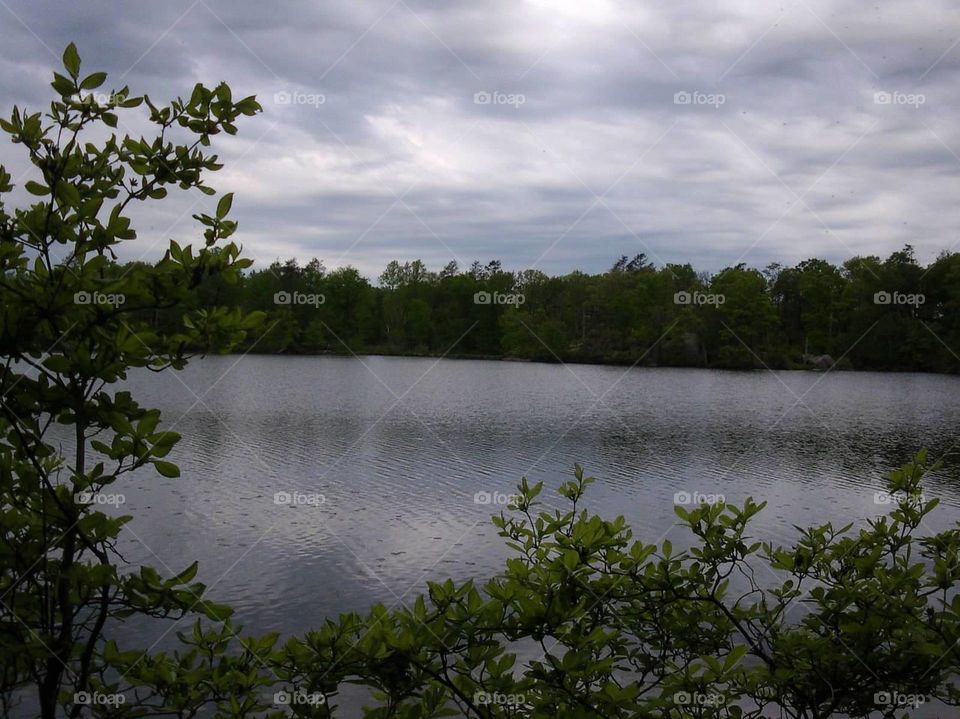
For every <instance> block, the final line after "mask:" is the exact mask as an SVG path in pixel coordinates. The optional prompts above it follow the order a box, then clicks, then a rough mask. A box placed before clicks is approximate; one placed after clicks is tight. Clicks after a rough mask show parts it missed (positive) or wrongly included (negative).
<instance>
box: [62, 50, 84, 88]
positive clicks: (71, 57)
mask: <svg viewBox="0 0 960 719" xmlns="http://www.w3.org/2000/svg"><path fill="white" fill-rule="evenodd" d="M63 66H64V67H65V68H66V69H67V72H69V73H70V77H72V78H74V79H76V78H77V75H79V74H80V55H79V53H77V46H76V45H74V44H73V43H70V44H69V45H67V49H66V50H64V51H63Z"/></svg>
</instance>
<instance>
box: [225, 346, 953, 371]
mask: <svg viewBox="0 0 960 719" xmlns="http://www.w3.org/2000/svg"><path fill="white" fill-rule="evenodd" d="M227 354H229V355H245V354H250V355H257V356H264V357H268V356H275V357H345V358H351V357H400V358H412V359H451V360H473V361H486V362H517V363H522V364H541V365H585V366H599V367H629V368H644V369H690V370H722V371H726V372H768V371H784V372H814V373H821V374H826V373H828V372H876V373H879V374H911V373H915V374H930V375H939V376H953V375H956V374H957V373H956V372H937V371H934V370H927V369H912V368H902V369H901V368H897V369H890V368H886V369H882V368H872V367H853V366H850V365H849V363H846V362H837V363H834V365H833V366H831V367H828V368H825V369H824V368H820V367H814V366H811V365H809V364H805V363H796V364H791V365H789V366H780V365H777V366H772V365H771V366H768V367H763V366H761V367H723V366H718V365H690V364H652V363H644V362H642V360H641V361H633V362H628V361H619V360H606V359H591V358H582V357H578V358H574V359H534V358H528V357H511V356H508V355H473V354H461V353H456V354H455V353H449V354H441V353H430V352H423V353H411V352H389V351H384V350H382V349H381V350H367V351H361V352H334V351H325V352H257V351H256V350H251V351H248V352H228V353H227Z"/></svg>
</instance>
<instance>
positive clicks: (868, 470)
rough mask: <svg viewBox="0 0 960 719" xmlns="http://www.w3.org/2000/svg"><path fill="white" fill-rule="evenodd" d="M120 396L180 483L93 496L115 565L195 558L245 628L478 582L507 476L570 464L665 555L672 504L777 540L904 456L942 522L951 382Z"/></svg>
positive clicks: (226, 362) (398, 371)
mask: <svg viewBox="0 0 960 719" xmlns="http://www.w3.org/2000/svg"><path fill="white" fill-rule="evenodd" d="M127 385H128V388H129V389H131V390H132V391H133V392H134V395H135V396H136V397H138V399H140V401H141V402H142V403H143V404H144V405H145V406H154V407H159V408H162V410H163V413H164V422H165V424H166V426H167V427H168V428H172V429H175V430H176V431H178V432H180V433H182V434H183V440H182V442H181V443H180V444H179V445H178V447H177V449H176V451H175V453H174V455H173V457H172V459H173V460H174V461H176V462H178V463H179V464H180V467H181V470H182V476H181V477H180V478H179V479H165V478H163V477H160V476H159V475H157V474H156V473H154V472H153V471H152V470H151V471H149V472H143V473H141V474H139V475H137V476H136V477H133V478H131V479H130V480H128V481H127V482H126V483H125V484H123V485H115V487H114V489H113V490H112V491H117V492H123V493H124V494H125V497H126V505H125V506H124V507H123V510H124V511H125V512H130V513H132V514H133V515H134V517H135V519H134V520H133V522H132V523H131V524H130V525H129V528H130V530H131V533H130V536H129V537H128V542H127V546H126V548H125V554H126V556H127V557H128V558H129V559H130V560H132V561H134V562H144V563H149V564H152V565H153V566H155V567H157V568H158V569H161V570H163V569H164V568H165V567H166V568H169V570H171V571H178V570H179V569H181V568H182V567H183V566H186V564H188V563H189V562H190V561H191V560H193V559H198V560H200V566H201V571H200V578H201V579H202V580H203V581H205V582H206V583H207V584H208V585H209V586H210V595H211V596H212V597H213V598H216V599H220V600H223V601H227V602H229V603H231V604H232V605H233V606H234V607H236V609H237V613H238V619H239V620H240V622H241V623H243V624H245V625H247V626H248V627H249V628H250V630H252V631H257V632H260V631H267V630H276V631H279V632H281V633H282V634H291V633H301V632H303V631H305V630H306V629H308V628H309V627H311V626H314V625H318V624H320V622H321V621H322V620H323V619H324V617H327V616H330V615H335V614H337V613H339V612H343V611H347V610H364V609H365V608H367V607H368V606H369V605H370V604H372V603H373V602H376V601H381V602H384V603H386V604H387V605H388V606H389V605H395V604H399V603H401V602H403V603H408V604H409V603H411V602H412V599H413V597H414V596H415V595H416V593H417V592H418V591H420V590H421V588H423V587H424V586H425V582H426V580H427V579H441V578H445V577H453V578H455V579H458V580H463V579H466V578H469V577H477V578H481V579H482V578H485V577H488V576H490V575H491V574H493V573H495V572H497V571H498V569H499V568H500V567H501V566H502V563H503V559H504V557H505V556H507V550H506V549H505V548H504V545H503V541H502V540H501V538H499V537H498V536H497V535H496V531H495V529H494V527H493V526H492V524H491V523H490V521H489V517H490V515H491V514H492V513H494V512H497V511H499V509H498V507H497V506H496V505H495V502H496V501H498V500H500V499H502V498H501V497H500V495H506V494H508V493H510V492H511V491H513V489H514V486H515V484H516V482H517V481H518V480H519V478H520V477H521V476H524V475H525V476H527V477H528V478H529V479H531V480H543V481H544V482H545V484H546V485H547V486H548V487H556V486H557V485H558V484H559V483H560V482H562V481H564V480H566V479H568V478H570V476H571V471H572V468H573V464H574V462H579V463H581V464H582V465H583V466H584V467H585V468H586V470H587V471H588V473H589V474H592V475H593V476H595V477H597V478H598V482H597V483H596V484H595V485H594V486H593V487H591V490H590V492H589V494H588V497H587V499H588V501H587V502H586V505H587V507H588V508H589V509H591V510H594V511H597V512H600V513H602V514H605V515H608V516H611V517H612V516H615V515H617V514H623V515H624V516H625V517H626V518H627V519H628V520H629V522H630V523H631V524H632V525H633V527H634V529H635V533H636V534H638V535H639V536H641V537H643V538H644V539H646V540H648V541H656V540H659V539H662V538H664V537H669V538H670V539H671V541H673V543H674V544H675V545H677V544H681V545H682V544H684V543H685V533H684V530H683V529H682V528H681V527H679V526H677V525H676V522H675V519H676V517H675V515H674V512H673V506H674V501H675V495H676V494H677V493H683V492H686V493H690V494H692V493H695V492H699V493H704V494H722V495H724V496H725V498H726V500H727V501H733V502H740V501H742V500H743V499H744V498H745V497H747V496H748V495H752V496H754V497H755V498H757V499H763V500H766V501H767V502H769V506H768V507H767V508H766V510H764V512H763V513H762V514H761V515H760V517H759V521H758V522H757V523H756V526H755V529H754V536H755V537H757V538H758V539H772V540H775V541H780V542H783V543H786V542H788V541H790V540H791V539H792V538H793V537H794V536H795V530H794V529H793V525H806V524H808V523H815V522H817V523H819V522H823V521H828V520H834V521H838V522H847V521H850V520H852V519H855V518H866V517H868V516H874V515H876V514H878V513H881V512H882V511H883V510H884V509H886V508H885V507H883V506H882V505H877V504H876V503H875V499H874V493H875V492H877V491H879V490H881V489H882V487H883V485H882V482H881V477H882V475H883V473H884V472H885V471H886V470H888V469H889V468H891V467H893V466H895V465H897V464H899V463H902V462H904V461H906V460H907V459H908V458H909V457H910V456H911V454H912V453H913V452H915V451H916V450H917V449H918V448H920V447H922V446H926V447H928V448H929V449H930V451H931V454H932V456H934V457H940V456H942V455H945V454H946V455H947V457H946V460H945V462H946V463H945V467H944V469H943V470H941V471H940V472H938V473H937V474H936V475H935V476H933V477H931V479H930V481H929V483H928V486H927V489H926V493H927V495H928V496H931V495H932V496H935V497H938V498H940V499H941V500H942V502H943V504H942V505H941V507H940V508H939V509H938V511H937V514H936V515H935V519H934V520H933V521H932V522H931V523H930V529H931V530H936V529H938V528H942V527H945V526H947V525H948V524H949V523H951V522H953V521H955V520H956V519H957V516H958V512H957V509H958V507H960V462H958V461H957V459H956V458H955V457H951V456H950V454H949V453H950V452H951V450H953V451H956V450H957V449H958V448H957V447H955V446H954V445H955V443H957V442H958V440H960V433H958V427H960V378H957V377H947V376H937V375H919V374H879V373H844V372H835V373H827V374H818V373H812V372H776V373H772V372H722V371H709V370H686V369H630V370H628V369H626V368H624V367H596V366H583V365H572V366H566V367H565V366H560V365H544V364H525V363H512V362H488V361H465V360H440V361H438V360H434V359H408V358H385V357H363V358H360V359H356V358H337V357H276V356H246V357H237V356H228V357H214V358H208V359H204V360H198V361H195V362H193V363H192V364H191V365H190V366H189V367H188V368H187V369H186V370H185V371H184V372H181V373H172V372H167V373H163V374H160V375H157V374H153V373H149V374H148V373H146V372H144V373H141V374H136V375H134V376H131V378H130V380H129V381H128V382H127ZM278 493H285V494H280V497H279V499H280V501H281V503H280V504H278V503H277V498H276V497H275V495H277V494H278ZM477 493H485V494H480V495H479V496H478V494H477ZM498 493H499V494H498ZM288 496H289V497H292V498H294V499H293V500H292V502H290V503H287V504H284V503H282V502H284V501H285V500H286V499H287V497H288ZM543 496H544V497H545V498H546V499H547V500H548V502H549V503H550V504H553V505H555V506H559V502H558V501H557V498H556V495H555V494H553V493H552V492H548V491H547V490H545V491H544V495H543ZM488 497H489V498H490V499H491V502H492V503H491V504H483V503H478V502H477V499H478V498H479V499H480V500H481V501H483V500H485V499H487V498H488ZM137 631H138V632H139V631H142V630H137ZM143 631H145V630H143ZM150 631H153V630H150ZM140 638H145V637H140Z"/></svg>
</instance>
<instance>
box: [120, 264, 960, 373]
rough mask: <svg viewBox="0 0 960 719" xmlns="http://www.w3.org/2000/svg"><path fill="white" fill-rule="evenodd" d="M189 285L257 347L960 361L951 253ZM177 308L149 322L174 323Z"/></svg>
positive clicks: (293, 275) (684, 362)
mask: <svg viewBox="0 0 960 719" xmlns="http://www.w3.org/2000/svg"><path fill="white" fill-rule="evenodd" d="M122 268H123V266H117V270H119V271H122ZM198 292H199V295H198V296H197V300H198V305H199V304H202V303H203V302H207V301H211V300H213V301H216V302H218V303H220V304H225V305H229V306H236V307H240V308H242V309H243V310H244V311H248V312H249V311H254V310H262V311H264V312H266V315H267V317H266V321H265V324H264V325H263V330H266V331H265V332H264V331H261V332H259V333H253V334H252V335H251V338H250V339H249V340H248V342H247V345H246V346H245V347H243V348H242V350H244V351H246V350H248V351H252V352H257V353H292V354H314V353H338V354H349V353H357V354H361V353H380V354H403V355H445V356H450V357H503V358H512V359H527V360H539V361H547V362H551V361H554V362H555V361H564V362H588V363H617V364H633V363H638V364H640V365H649V366H692V367H719V368H735V369H748V368H763V367H769V368H800V367H812V366H819V367H821V368H823V367H826V366H833V364H834V363H836V366H838V367H841V368H851V369H876V370H918V371H931V372H956V371H958V370H960V357H958V354H960V254H958V253H953V252H944V253H942V254H941V255H940V256H939V257H938V258H937V259H936V260H935V261H934V262H932V263H931V264H930V265H929V266H926V267H924V266H922V265H920V264H918V262H917V261H916V258H915V255H914V251H913V248H912V247H910V246H909V245H907V246H906V247H904V249H902V250H900V251H897V252H894V253H893V254H891V255H890V256H889V257H887V258H886V259H881V258H879V257H875V256H869V257H855V258H852V259H850V260H848V261H846V262H844V263H843V264H842V265H840V266H835V265H833V264H831V263H830V262H827V261H825V260H821V259H810V260H805V261H803V262H800V263H799V264H797V265H796V266H793V267H785V266H782V265H779V264H771V265H769V266H767V267H766V268H764V269H762V270H760V269H755V268H750V267H747V266H745V265H744V264H738V265H736V266H735V267H728V268H726V269H724V270H722V271H720V272H717V273H715V274H712V275H711V274H708V273H704V272H698V271H697V270H696V269H695V268H693V267H691V266H690V265H689V264H684V265H674V264H668V265H665V266H662V267H657V266H655V265H654V264H653V263H651V262H649V261H648V260H647V258H646V257H645V256H644V255H637V256H635V257H633V258H632V259H631V258H627V257H621V258H620V259H619V260H617V261H616V262H615V263H613V265H612V266H611V268H610V269H609V270H608V271H606V272H603V273H600V274H592V275H591V274H586V273H583V272H572V273H570V274H566V275H562V276H555V277H551V276H548V275H546V274H544V273H543V272H540V271H537V270H527V271H524V272H511V271H508V270H505V269H504V268H503V267H502V266H501V263H500V262H498V261H492V262H489V263H488V264H486V265H483V264H481V263H480V262H474V263H473V265H472V266H471V267H469V268H461V267H459V266H458V265H457V263H456V262H451V263H449V264H448V265H447V266H446V267H444V268H443V269H442V270H440V271H431V270H429V269H428V268H427V267H426V266H425V264H424V263H423V262H421V261H419V260H416V261H412V262H405V263H400V262H396V261H394V262H391V263H390V264H389V265H388V266H387V268H386V269H385V270H384V272H383V273H382V274H381V275H380V277H379V278H377V282H376V283H373V282H371V281H370V280H368V279H367V278H365V277H363V276H362V275H361V274H360V273H359V272H358V271H357V270H356V269H354V268H352V267H346V268H338V269H335V270H332V271H327V269H326V268H325V267H324V265H323V263H322V262H321V261H319V260H316V259H314V260H312V261H311V262H309V263H308V264H306V265H305V266H301V265H299V264H298V263H297V262H296V261H295V260H289V261H287V262H279V261H278V262H275V263H273V264H272V265H271V266H269V267H266V268H263V269H258V270H254V271H251V272H248V273H246V274H244V275H243V277H242V278H241V279H240V281H239V282H238V283H236V284H233V285H228V284H225V283H224V282H223V281H222V280H219V279H218V280H216V281H209V282H204V283H203V284H202V285H201V287H200V289H199V290H198ZM204 295H205V296H204ZM182 309H183V308H177V309H176V310H174V309H171V310H168V311H165V312H164V311H161V312H160V313H159V314H157V315H155V316H154V317H153V319H152V321H153V322H157V323H163V324H167V323H173V322H175V319H174V315H173V314H172V313H173V312H179V311H181V310H182ZM166 312H169V313H170V314H166ZM824 355H827V356H828V357H827V358H825V357H824ZM818 360H819V361H818Z"/></svg>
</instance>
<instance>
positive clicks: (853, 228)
mask: <svg viewBox="0 0 960 719" xmlns="http://www.w3.org/2000/svg"><path fill="white" fill-rule="evenodd" d="M5 3H6V4H3V3H0V18H2V20H0V100H2V102H0V105H2V106H3V108H4V111H5V112H6V111H7V110H8V109H9V107H10V106H11V105H13V104H14V103H17V104H21V105H23V104H25V103H26V104H27V105H29V106H31V107H34V108H37V107H41V106H42V104H43V103H45V102H46V101H47V100H48V98H49V95H48V94H47V93H46V90H45V88H46V82H47V81H48V80H49V75H50V72H51V71H52V70H53V69H54V66H55V63H56V56H58V55H59V53H60V51H61V50H62V48H63V47H64V46H65V45H66V44H67V43H68V42H70V41H71V40H72V41H75V42H76V43H77V45H78V47H79V48H80V51H81V55H82V56H83V58H84V66H85V68H91V69H92V68H97V69H105V70H107V71H109V72H110V73H111V79H112V81H113V82H114V84H117V85H119V84H125V83H129V84H130V85H131V87H132V89H133V90H134V91H135V92H147V93H148V94H150V95H151V96H153V97H156V98H167V97H172V96H174V95H177V94H185V93H188V92H189V90H190V88H191V86H192V84H193V83H194V82H197V81H203V82H206V83H215V82H217V81H219V80H227V81H228V82H230V83H231V85H232V86H233V87H234V89H235V92H237V93H241V94H253V93H256V94H257V95H258V96H259V97H260V99H261V101H262V103H263V105H264V108H265V113H264V115H262V116H259V117H258V118H256V119H255V120H252V121H247V122H246V123H244V124H243V125H242V126H241V133H240V135H239V136H238V137H236V138H227V139H225V140H224V141H223V143H222V144H221V145H220V146H219V147H218V149H219V150H220V151H221V155H222V157H223V159H224V161H225V162H226V165H227V166H226V169H225V170H224V171H223V172H221V173H220V175H219V176H218V177H216V180H215V182H214V185H215V186H216V187H218V189H220V190H222V191H231V190H232V191H236V192H237V199H236V202H235V204H234V211H235V214H236V216H237V218H238V219H239V220H240V222H241V232H240V235H239V237H240V239H241V241H242V242H243V243H244V245H245V248H246V249H247V251H248V253H249V254H251V255H252V256H253V257H255V258H256V259H257V260H258V263H260V262H268V261H270V260H271V259H273V258H275V257H287V256H297V257H299V258H301V259H307V258H309V257H311V256H319V257H321V258H322V259H324V260H325V262H326V263H327V264H328V266H335V265H345V264H353V265H355V266H357V267H359V268H360V269H361V271H363V272H364V273H365V274H367V275H370V276H375V275H376V274H378V273H379V271H380V270H381V269H382V267H383V265H384V264H385V263H386V262H387V261H389V260H390V259H393V258H400V259H413V258H417V257H420V258H423V259H424V260H425V261H427V262H428V264H430V265H431V266H434V267H438V266H441V265H443V264H445V263H446V262H448V261H449V260H450V259H453V258H456V259H459V260H460V261H462V262H467V263H469V262H470V261H472V260H473V259H475V258H480V259H483V260H487V259H490V258H499V259H501V260H502V261H503V262H504V264H505V265H506V266H508V267H511V268H515V269H523V268H525V267H527V266H531V265H536V266H537V267H539V268H541V269H544V270H546V271H549V272H566V271H569V270H571V269H574V268H582V269H586V270H590V271H596V270H600V269H603V268H605V267H607V266H608V265H609V264H610V263H611V261H612V260H613V258H615V257H616V256H618V255H620V254H632V253H635V252H647V254H648V255H649V256H651V257H652V258H654V259H656V260H657V261H660V262H691V263H693V264H694V265H695V266H696V267H698V268H703V269H711V270H716V269H719V268H721V267H723V266H726V265H729V264H732V263H735V262H739V261H746V262H749V263H751V264H755V265H763V264H766V263H767V262H769V261H773V260H778V261H783V262H796V261H799V260H801V259H804V258H806V257H810V256H821V257H826V258H828V259H831V260H833V261H841V260H843V259H846V258H847V257H849V256H850V255H851V254H854V253H859V254H880V255H883V254H886V253H889V252H890V251H892V250H894V249H897V248H898V247H899V246H901V245H902V244H904V243H906V242H909V243H912V244H913V245H914V246H915V247H917V249H918V252H919V254H920V256H921V258H922V259H924V260H926V259H930V258H931V257H933V256H934V255H935V254H936V253H937V252H938V251H940V250H941V249H945V248H949V247H951V246H953V244H954V242H956V241H957V240H960V237H958V233H957V231H956V230H957V221H958V217H957V212H956V211H955V210H954V209H953V208H954V207H955V205H956V193H957V190H958V180H960V131H958V130H957V128H956V123H955V122H954V121H953V120H954V118H955V117H956V110H957V109H958V106H960V86H958V85H957V83H956V82H955V80H956V77H957V68H958V64H960V45H957V41H958V39H960V15H958V14H957V13H956V12H955V10H954V9H953V8H951V6H950V4H949V3H948V2H939V1H938V0H931V1H929V2H925V3H922V4H921V5H917V4H916V3H912V2H905V1H900V0H897V1H893V2H885V3H882V4H877V5H875V6H871V7H869V8H867V9H864V8H863V7H855V6H850V5H849V4H847V3H841V2H838V1H836V0H819V1H814V0H798V1H796V2H784V3H783V4H782V5H780V4H776V3H774V4H769V5H759V4H757V3H745V2H730V3H721V4H719V6H710V7H705V6H704V5H703V4H702V3H694V2H673V3H669V4H664V5H663V6H659V5H658V6H654V5H653V4H651V3H647V4H630V3H615V2H603V1H601V0H598V1H597V2H593V3H582V2H579V1H577V0H530V1H528V2H524V3H516V2H499V1H497V2H491V3H484V4H482V5H478V4H476V3H468V2H448V3H443V4H439V5H438V4H435V3H427V2H416V1H414V0H397V1H396V2H391V0H387V1H385V2H378V3H353V2H339V1H338V2H333V1H331V2H326V3H322V4H309V3H299V2H294V1H293V0H285V1H281V2H279V3H263V2H250V0H238V1H232V2H227V1H226V0H197V1H196V2H178V3H167V4H156V3H154V4H148V5H137V6H133V5H117V4H115V3H108V2H104V1H102V0H93V1H91V2H85V3H82V4H81V3H66V4H61V3H52V2H46V1H42V2H27V1H26V0H5ZM477 93H491V95H479V96H478V95H477ZM495 93H500V94H499V95H497V94H495ZM677 93H688V95H680V96H679V97H680V98H681V99H683V98H684V97H689V98H690V100H691V101H690V102H689V103H688V104H676V102H675V96H676V95H677ZM877 93H888V95H879V96H878V95H877ZM896 93H899V94H896ZM911 95H913V96H914V98H913V100H915V101H916V100H918V96H922V100H923V102H922V103H919V102H914V104H905V103H910V96H911ZM477 98H478V99H479V100H481V101H483V100H485V99H487V98H489V99H490V102H489V103H487V104H477V102H476V99H477ZM878 98H879V99H880V102H878ZM884 98H889V99H890V102H889V103H884V102H883V99H884ZM321 99H322V102H321ZM721 100H722V102H721ZM131 123H132V125H131V127H133V128H138V127H139V125H137V123H136V122H135V121H131ZM0 162H4V163H5V164H7V166H8V167H9V168H10V169H11V171H12V172H13V174H14V175H15V176H17V174H18V170H20V171H22V170H23V169H24V168H25V166H24V165H23V163H22V158H20V157H19V156H18V154H17V153H16V148H11V147H10V146H3V147H2V148H0ZM600 195H602V198H601V199H598V196H600ZM209 205H210V200H209V199H207V198H204V197H201V196H199V194H198V195H196V196H194V195H190V196H179V197H176V198H175V199H173V200H172V201H170V202H168V203H166V204H165V205H164V206H157V207H144V208H141V209H140V210H138V218H137V219H138V221H139V227H140V229H141V239H140V240H138V241H137V243H134V244H135V246H134V247H131V248H130V249H129V250H128V253H129V256H130V257H133V256H140V255H146V256H148V257H149V256H156V255H157V254H158V253H159V252H160V248H162V246H163V244H164V243H165V240H166V239H167V238H169V237H176V238H178V239H186V238H189V237H191V236H193V237H196V236H198V232H197V231H196V229H195V227H194V226H193V224H192V221H191V220H190V214H191V213H192V212H196V211H198V210H200V209H202V208H203V207H204V206H209Z"/></svg>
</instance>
